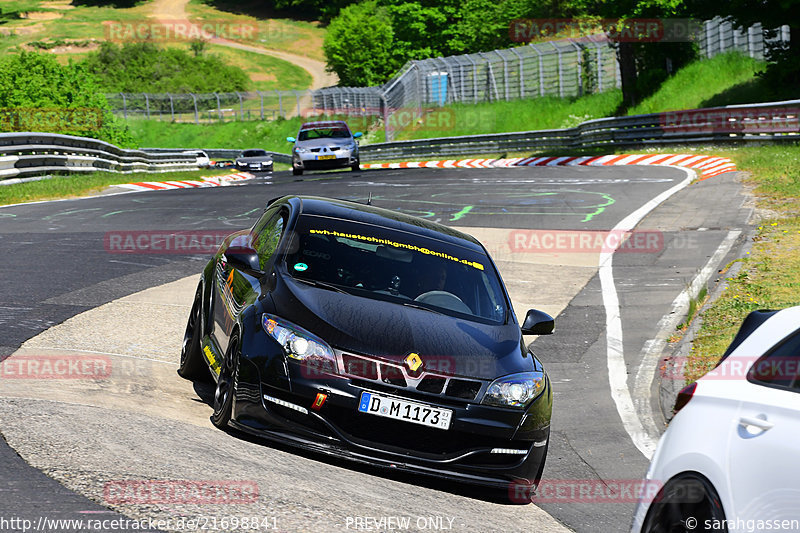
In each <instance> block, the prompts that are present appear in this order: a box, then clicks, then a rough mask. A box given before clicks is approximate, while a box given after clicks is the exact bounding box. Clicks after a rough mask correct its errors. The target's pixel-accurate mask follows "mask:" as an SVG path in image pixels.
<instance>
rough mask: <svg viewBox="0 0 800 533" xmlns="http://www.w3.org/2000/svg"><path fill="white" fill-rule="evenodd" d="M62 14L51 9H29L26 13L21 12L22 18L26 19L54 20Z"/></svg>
mask: <svg viewBox="0 0 800 533" xmlns="http://www.w3.org/2000/svg"><path fill="white" fill-rule="evenodd" d="M63 16H64V15H62V14H61V13H55V12H53V11H29V12H28V13H23V14H22V18H24V19H28V20H55V19H60V18H61V17H63Z"/></svg>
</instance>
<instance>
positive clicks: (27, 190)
mask: <svg viewBox="0 0 800 533" xmlns="http://www.w3.org/2000/svg"><path fill="white" fill-rule="evenodd" d="M232 172H233V171H232V170H230V169H227V170H211V169H209V170H196V171H186V172H164V173H160V174H145V173H139V172H137V173H135V174H115V173H113V172H92V173H89V174H71V175H65V176H55V177H53V178H51V179H44V180H40V181H28V182H25V183H18V184H16V185H2V186H0V205H8V204H16V203H21V202H33V201H37V200H52V199H56V198H74V197H78V196H86V195H89V194H92V193H96V192H99V191H102V190H104V189H106V188H107V187H108V186H109V185H115V184H119V183H132V182H137V181H166V180H169V181H172V180H191V179H198V178H200V177H202V176H214V175H218V174H230V173H232Z"/></svg>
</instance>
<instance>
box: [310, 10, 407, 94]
mask: <svg viewBox="0 0 800 533" xmlns="http://www.w3.org/2000/svg"><path fill="white" fill-rule="evenodd" d="M394 44H395V43H394V31H393V29H392V22H391V20H390V18H389V14H388V11H387V9H386V8H385V7H383V6H378V4H377V2H376V1H375V0H369V1H367V2H364V3H361V4H353V5H351V6H348V7H346V8H344V9H342V10H341V12H340V13H339V16H337V17H336V18H335V19H333V20H332V21H331V24H330V26H329V27H328V33H327V34H326V35H325V42H324V44H323V50H324V51H325V57H326V59H327V62H328V70H329V71H332V72H335V73H336V74H337V75H338V76H339V83H340V84H341V85H344V86H372V85H379V84H381V83H383V82H385V81H386V79H387V78H388V77H389V76H390V75H391V74H392V73H394V72H395V71H396V70H397V69H398V68H399V67H400V66H402V59H401V58H399V57H398V54H397V53H396V52H395V50H394Z"/></svg>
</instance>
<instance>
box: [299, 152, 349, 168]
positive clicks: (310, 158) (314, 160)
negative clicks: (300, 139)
mask: <svg viewBox="0 0 800 533" xmlns="http://www.w3.org/2000/svg"><path fill="white" fill-rule="evenodd" d="M329 156H333V157H329ZM320 157H326V158H325V159H319V158H320ZM358 162H359V161H358V152H355V151H350V150H337V151H336V152H331V153H325V154H322V153H317V152H295V153H294V154H293V156H292V166H293V167H294V168H297V169H303V170H331V169H335V168H345V167H350V166H353V165H356V164H358Z"/></svg>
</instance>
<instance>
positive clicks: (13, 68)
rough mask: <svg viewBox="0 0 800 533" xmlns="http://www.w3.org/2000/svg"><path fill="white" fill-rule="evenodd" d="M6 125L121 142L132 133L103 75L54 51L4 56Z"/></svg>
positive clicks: (0, 65) (0, 66) (0, 125)
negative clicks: (114, 108)
mask: <svg viewBox="0 0 800 533" xmlns="http://www.w3.org/2000/svg"><path fill="white" fill-rule="evenodd" d="M0 115H2V119H0V131H38V132H50V133H62V134H68V135H79V136H83V137H92V138H95V139H102V140H104V141H108V142H111V143H114V144H117V145H120V146H126V145H129V144H130V142H131V141H132V137H131V135H130V132H129V130H128V126H127V124H125V123H123V122H121V121H120V120H119V119H117V118H116V117H114V116H113V115H112V114H111V108H110V106H109V104H108V101H107V100H106V98H105V96H104V95H103V92H102V90H101V87H100V84H99V83H98V81H97V79H95V77H94V76H92V75H91V74H90V73H89V72H87V70H86V69H85V68H84V67H83V66H81V65H76V64H74V63H70V64H69V65H61V64H59V63H58V62H57V61H56V60H55V58H54V57H53V56H52V55H49V54H40V53H36V52H22V53H21V54H18V55H8V56H5V57H3V58H0Z"/></svg>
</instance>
